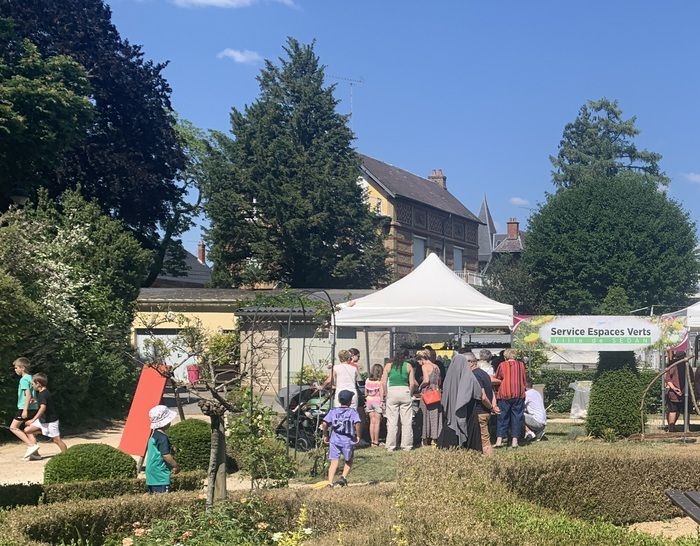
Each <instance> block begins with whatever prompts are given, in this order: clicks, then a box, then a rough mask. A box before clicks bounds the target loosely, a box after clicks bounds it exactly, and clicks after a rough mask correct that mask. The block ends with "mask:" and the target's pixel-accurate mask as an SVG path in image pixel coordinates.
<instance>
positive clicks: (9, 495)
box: [0, 483, 44, 508]
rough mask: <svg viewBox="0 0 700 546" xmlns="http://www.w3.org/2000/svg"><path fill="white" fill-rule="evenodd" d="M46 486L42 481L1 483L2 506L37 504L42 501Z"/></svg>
mask: <svg viewBox="0 0 700 546" xmlns="http://www.w3.org/2000/svg"><path fill="white" fill-rule="evenodd" d="M43 492H44V488H43V486H42V485H41V484H40V483H13V484H9V485H0V508H11V507H13V506H27V505H34V506H36V505H37V504H39V502H40V501H41V496H42V494H43Z"/></svg>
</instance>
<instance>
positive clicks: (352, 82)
mask: <svg viewBox="0 0 700 546" xmlns="http://www.w3.org/2000/svg"><path fill="white" fill-rule="evenodd" d="M329 77H330V78H332V79H334V80H338V81H341V82H345V83H347V84H348V85H349V86H350V126H351V127H352V94H353V87H355V86H356V85H363V84H364V83H365V80H364V79H363V78H360V79H359V80H358V79H353V78H346V77H344V76H333V75H330V76H329Z"/></svg>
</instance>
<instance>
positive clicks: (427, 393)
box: [420, 387, 442, 406]
mask: <svg viewBox="0 0 700 546" xmlns="http://www.w3.org/2000/svg"><path fill="white" fill-rule="evenodd" d="M420 397H421V399H422V400H423V403H424V404H425V405H426V406H431V405H433V404H437V403H438V402H440V400H441V399H442V397H441V395H440V390H439V389H436V388H434V387H431V388H428V389H425V390H424V391H423V392H422V393H421V395H420Z"/></svg>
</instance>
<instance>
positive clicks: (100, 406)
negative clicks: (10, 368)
mask: <svg viewBox="0 0 700 546" xmlns="http://www.w3.org/2000/svg"><path fill="white" fill-rule="evenodd" d="M149 261H150V256H149V253H148V252H147V251H145V250H143V249H142V248H141V246H140V245H139V243H138V242H137V241H136V240H135V238H134V237H133V236H132V235H131V234H130V233H129V232H128V231H126V230H125V229H124V226H123V224H122V223H121V222H119V221H116V220H113V219H111V218H109V217H108V216H106V215H104V214H103V213H102V212H101V210H100V208H99V207H98V206H97V205H96V204H95V203H88V202H86V201H85V200H84V199H83V198H82V197H81V196H80V195H79V194H78V193H77V192H75V191H72V192H66V193H64V195H63V196H62V197H61V199H60V203H58V204H57V203H56V202H55V201H54V200H52V199H50V198H48V196H47V195H46V192H45V191H42V192H40V193H39V200H38V203H37V204H36V205H34V206H32V205H28V206H26V207H24V208H22V209H19V210H17V209H12V210H10V211H9V212H6V213H5V214H3V215H2V216H0V315H2V317H3V318H2V319H0V324H1V325H2V326H3V331H4V333H3V334H2V335H0V355H4V356H7V357H8V358H14V357H16V356H19V355H25V356H28V357H29V358H30V359H31V360H32V363H33V364H34V365H35V367H36V370H37V371H44V372H46V373H47V374H48V375H49V377H50V380H51V385H52V391H53V390H55V391H56V400H57V402H58V404H59V405H60V411H59V413H60V414H61V419H62V420H65V421H66V422H73V423H76V422H79V421H81V420H84V419H85V418H87V417H88V416H105V417H106V416H121V415H123V414H121V413H120V412H121V410H123V409H124V407H125V405H126V404H127V402H128V400H129V399H130V397H131V395H132V393H133V385H134V382H135V377H136V370H137V367H136V366H135V365H134V362H133V360H132V357H131V356H130V355H131V354H132V349H131V347H130V346H129V332H130V327H131V323H132V321H133V316H134V311H135V300H136V296H137V294H138V291H139V287H140V283H141V280H142V278H143V275H144V274H145V270H146V268H147V266H148V263H149ZM12 388H16V379H11V378H10V377H9V376H8V375H6V374H0V393H2V392H3V391H7V390H11V389H12ZM11 402H12V397H6V396H4V397H2V398H1V399H0V414H2V415H0V417H2V416H3V415H4V416H5V417H7V413H9V412H10V411H11V409H12V408H11V405H12V404H11Z"/></svg>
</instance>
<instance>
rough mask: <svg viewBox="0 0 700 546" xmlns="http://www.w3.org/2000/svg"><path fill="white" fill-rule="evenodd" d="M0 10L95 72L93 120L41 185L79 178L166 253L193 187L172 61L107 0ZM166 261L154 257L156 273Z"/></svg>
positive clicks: (76, 182)
mask: <svg viewBox="0 0 700 546" xmlns="http://www.w3.org/2000/svg"><path fill="white" fill-rule="evenodd" d="M0 17H3V18H8V19H11V20H12V21H13V23H14V27H15V29H16V32H17V33H18V35H19V36H20V37H21V38H26V39H28V40H30V41H31V42H32V43H33V44H35V45H36V46H37V48H38V51H39V53H40V54H41V55H43V56H45V57H53V56H56V55H69V56H70V57H72V58H73V59H74V60H75V61H76V62H78V63H80V64H81V65H82V66H83V67H84V68H85V69H86V70H87V73H88V75H89V80H90V87H91V95H90V100H91V102H93V104H94V110H95V115H94V118H93V121H92V123H91V124H90V125H89V127H88V129H87V130H86V131H85V132H84V135H83V138H82V139H81V141H80V142H79V143H77V144H76V145H74V146H72V147H71V149H70V151H69V152H67V153H65V154H64V155H63V158H62V160H61V161H58V162H52V164H51V165H46V166H45V168H43V169H42V172H41V173H38V174H37V178H38V179H39V181H40V183H41V186H42V187H44V188H46V189H48V191H49V193H50V195H51V196H52V197H54V198H56V199H57V198H58V196H60V195H61V194H62V193H63V192H64V191H65V190H66V189H67V188H75V187H78V186H79V187H80V191H81V193H82V194H83V195H84V196H85V197H87V198H88V199H91V200H92V199H94V200H95V202H97V203H98V204H99V206H100V207H101V209H102V210H103V211H104V212H105V213H107V214H109V215H111V216H112V217H115V218H117V219H119V220H121V221H123V222H124V224H125V225H126V226H127V227H128V228H129V229H130V230H131V231H132V232H133V234H134V235H135V236H136V237H137V238H138V240H139V241H140V242H141V244H142V245H143V246H145V247H146V248H148V249H150V250H155V251H156V252H157V253H159V254H160V255H165V254H166V252H167V251H168V250H169V249H170V248H172V245H173V244H174V243H173V241H174V240H175V239H176V238H177V235H178V233H177V231H173V230H177V229H178V228H179V227H181V225H182V224H181V223H180V222H175V223H173V222H170V221H169V220H170V219H171V218H172V216H173V215H174V214H176V212H177V209H178V207H181V204H182V203H183V201H184V198H185V195H186V193H187V190H188V188H187V187H185V185H184V184H183V183H182V181H181V180H180V173H181V171H182V169H183V168H184V167H185V155H184V152H183V149H182V143H181V140H180V138H179V137H178V134H177V131H176V128H175V125H176V120H175V116H174V114H173V111H172V108H171V103H170V92H171V90H170V86H169V85H168V82H167V81H166V80H165V78H164V77H163V75H162V72H163V69H164V68H165V66H166V64H164V63H153V62H152V61H148V60H146V59H145V57H144V52H143V51H142V48H141V46H138V45H134V44H131V43H129V42H128V41H126V40H123V39H122V38H121V37H120V35H119V32H118V31H117V29H116V28H115V26H114V25H113V24H112V22H111V11H110V9H109V7H108V6H107V5H106V4H105V3H104V1H103V0H61V1H60V2H47V1H45V0H4V1H2V2H0ZM2 169H4V166H3V165H2V164H0V178H3V179H4V178H5V176H6V173H5V172H4V171H3V170H2ZM156 267H157V262H156V261H154V264H153V267H152V270H153V271H152V272H151V275H150V276H149V278H148V280H149V281H151V280H153V279H154V278H155V276H156V275H157V273H158V271H155V270H154V269H155V268H156Z"/></svg>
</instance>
